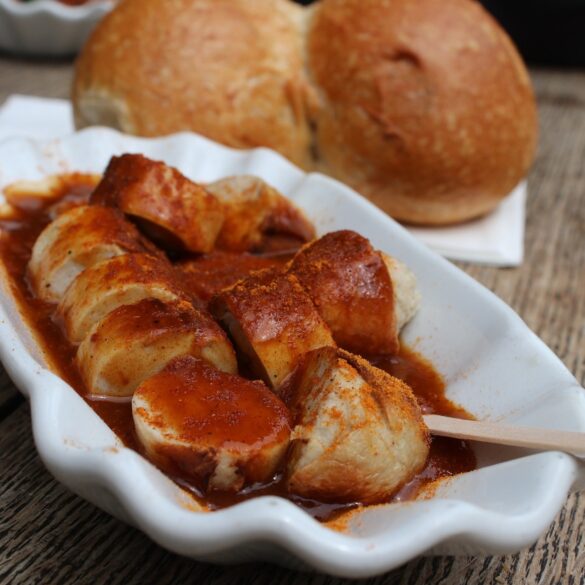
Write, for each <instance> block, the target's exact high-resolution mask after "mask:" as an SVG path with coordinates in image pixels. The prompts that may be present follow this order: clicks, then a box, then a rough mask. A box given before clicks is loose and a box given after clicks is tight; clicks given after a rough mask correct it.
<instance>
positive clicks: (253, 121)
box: [73, 0, 537, 225]
mask: <svg viewBox="0 0 585 585" xmlns="http://www.w3.org/2000/svg"><path fill="white" fill-rule="evenodd" d="M226 47H227V49H226ZM305 61H306V62H305ZM193 63H196V64H197V66H196V67H194V66H193ZM73 103H74V107H75V113H76V120H77V125H78V127H81V126H85V125H88V124H91V123H98V122H100V123H105V124H109V125H114V126H116V127H119V128H121V129H122V130H124V131H126V132H130V133H135V134H141V135H148V136H152V135H160V134H167V133H170V132H175V131H179V130H187V129H189V130H193V131H196V132H199V133H201V134H204V135H206V136H208V137H210V138H213V139H215V140H217V141H219V142H221V143H224V144H227V145H229V146H234V147H238V148H247V147H254V146H268V147H270V148H273V149H275V150H277V151H279V152H281V153H282V154H284V155H285V156H287V157H288V158H289V159H291V160H292V161H293V162H296V163H298V164H300V165H301V166H303V167H304V168H307V169H309V168H318V169H320V170H322V171H323V172H326V173H328V174H330V175H332V176H334V177H337V178H339V179H341V180H342V181H344V182H346V183H348V184H349V185H351V186H352V187H354V188H355V189H356V190H358V191H359V192H361V193H362V194H363V195H365V196H366V197H368V198H369V199H371V200H372V201H373V202H374V203H375V204H376V205H378V206H380V207H381V208H382V209H383V210H384V211H386V212H387V213H389V214H390V215H392V216H393V217H395V218H397V219H400V220H403V221H406V222H411V223H419V224H428V225H443V224H449V223H455V222H460V221H464V220H468V219H471V218H474V217H478V216H481V215H483V214H485V213H487V212H489V211H490V210H492V209H493V208H494V207H495V206H497V205H498V203H499V202H500V201H501V200H502V198H503V197H504V196H505V195H506V194H508V193H509V192H510V191H511V190H512V188H513V187H514V186H515V185H516V184H517V183H518V182H519V181H520V179H521V178H522V177H523V176H524V175H525V174H526V171H527V170H528V168H529V167H530V164H531V163H532V160H533V158H534V154H535V148H536V141H537V116H536V107H535V102H534V96H533V92H532V88H531V84H530V80H529V77H528V75H527V72H526V69H525V67H524V65H523V63H522V61H521V59H520V57H519V55H518V53H517V51H516V49H515V48H514V46H513V44H512V43H511V42H510V39H509V38H508V37H507V35H506V34H505V33H504V31H503V30H502V29H501V28H500V27H499V26H498V25H497V23H496V22H495V21H494V20H493V19H492V18H491V17H490V16H489V15H488V14H487V13H486V11H485V10H483V9H482V8H481V6H480V5H479V4H478V3H477V2H472V1H470V0H408V1H407V0H394V1H392V2H385V1H383V0H321V1H320V2H319V3H318V4H316V5H315V6H314V7H313V8H312V9H311V12H305V13H303V12H302V9H301V8H300V7H298V6H294V5H293V4H292V3H291V2H289V1H288V0H255V1H254V2H250V1H248V0H197V1H190V0H177V2H172V3H171V2H167V1H166V0H126V1H125V2H122V3H120V4H119V6H118V7H117V8H116V9H115V10H114V11H113V12H112V13H111V14H110V15H109V16H108V17H106V18H105V19H104V20H103V22H102V23H101V25H100V26H99V27H98V28H97V30H96V31H95V33H94V35H93V36H92V38H91V40H90V41H89V42H88V43H87V44H86V46H85V48H84V50H83V52H82V54H81V56H80V58H79V60H78V63H77V67H76V76H75V82H74V89H73Z"/></svg>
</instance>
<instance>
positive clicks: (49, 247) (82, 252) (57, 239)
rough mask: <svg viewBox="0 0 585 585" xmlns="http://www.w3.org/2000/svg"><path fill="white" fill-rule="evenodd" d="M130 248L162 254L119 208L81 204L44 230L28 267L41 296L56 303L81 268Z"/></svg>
mask: <svg viewBox="0 0 585 585" xmlns="http://www.w3.org/2000/svg"><path fill="white" fill-rule="evenodd" d="M128 252H145V253H149V254H152V255H154V256H161V255H162V254H161V252H160V251H158V250H157V249H156V248H155V247H154V246H153V245H152V244H151V243H150V242H149V241H148V240H146V239H145V238H143V237H142V236H141V235H140V233H139V232H138V230H137V229H136V227H135V226H134V225H132V224H131V223H129V222H128V221H126V220H125V219H124V217H123V215H122V214H121V213H120V212H118V211H116V210H114V209H108V208H105V207H99V206H88V205H82V206H79V207H74V208H73V209H70V210H68V211H66V212H64V213H62V214H61V215H59V216H58V217H57V219H55V220H54V221H52V222H51V223H50V224H49V225H48V226H47V227H46V228H45V229H44V230H43V231H42V232H41V234H40V235H39V237H38V238H37V240H36V242H35V245H34V246H33V249H32V254H31V258H30V262H29V265H28V269H29V273H30V275H31V280H32V283H33V287H34V289H35V291H36V293H37V295H38V296H39V298H41V299H42V300H44V301H47V302H52V303H56V302H58V301H59V300H60V299H61V297H62V296H63V294H64V293H65V291H66V290H67V288H68V287H69V285H70V284H71V282H73V279H74V278H75V277H76V276H77V275H78V274H79V273H80V272H82V271H83V270H85V269H86V268H88V267H91V266H93V265H94V264H97V263H98V262H101V261H102V260H106V259H108V258H113V257H115V256H119V255H121V254H126V253H128Z"/></svg>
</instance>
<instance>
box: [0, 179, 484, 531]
mask: <svg viewBox="0 0 585 585" xmlns="http://www.w3.org/2000/svg"><path fill="white" fill-rule="evenodd" d="M95 184H96V177H95V176H94V175H83V174H77V173H75V174H71V175H64V176H63V177H61V180H60V184H59V187H58V188H57V189H55V192H54V197H51V198H43V199H42V201H41V200H40V199H39V198H35V197H33V196H31V197H30V198H22V197H19V198H18V201H16V200H13V201H11V202H12V203H13V204H17V207H18V210H17V213H16V214H15V215H14V217H11V218H9V219H0V258H1V259H2V263H3V264H4V266H5V267H6V270H7V272H8V275H9V277H10V279H11V287H12V290H13V293H14V296H15V298H16V299H17V301H18V303H19V305H20V307H21V312H22V315H23V317H24V318H25V319H26V321H27V323H28V324H29V326H30V327H31V329H32V331H34V332H35V333H36V335H37V339H38V341H39V344H40V345H41V347H42V348H43V349H44V352H45V356H46V359H47V362H48V363H49V364H50V366H51V368H52V369H53V370H54V371H56V372H57V373H58V374H59V375H60V376H61V377H62V378H63V379H64V380H66V381H67V382H68V383H69V384H70V385H71V386H72V387H73V388H74V389H75V390H76V391H77V392H78V393H79V394H80V395H81V396H82V397H83V398H84V399H85V400H86V402H87V403H88V404H89V406H90V407H91V408H92V409H93V410H94V411H95V412H96V414H98V416H100V418H102V419H103V420H104V422H106V424H107V425H108V426H109V427H110V428H111V429H112V430H113V432H114V433H115V434H116V435H117V436H118V437H119V438H120V440H121V441H122V442H123V443H124V444H125V445H126V446H127V447H129V448H131V449H135V450H136V451H138V452H142V451H143V450H142V448H141V446H140V444H139V443H138V440H137V438H136V435H135V431H134V423H133V421H132V412H131V404H130V402H129V401H128V402H126V403H124V402H108V401H102V400H99V401H96V400H90V399H89V398H88V397H87V395H88V392H87V389H86V388H85V387H84V384H83V382H82V380H81V378H80V375H79V372H78V370H77V367H76V365H75V362H74V358H75V351H76V348H75V347H74V346H73V345H72V344H70V343H69V341H68V340H67V339H66V337H65V335H64V333H63V331H62V330H61V328H60V327H59V326H58V325H57V324H56V323H55V322H54V321H53V318H52V314H53V312H54V306H53V305H51V304H49V303H45V302H43V301H40V300H39V299H37V298H36V297H35V296H34V294H33V293H32V289H31V287H30V285H29V282H28V277H27V270H26V267H27V264H28V261H29V258H30V254H31V250H32V247H33V245H34V242H35V241H36V238H37V236H38V235H39V233H40V232H41V231H42V230H43V229H44V227H45V226H46V225H47V224H48V223H50V222H51V221H52V220H53V219H54V217H55V216H56V215H57V214H58V212H59V211H61V210H63V209H65V208H67V207H69V206H72V205H79V204H82V203H86V202H87V200H88V199H89V195H90V193H91V192H92V190H93V188H94V187H95ZM289 245H290V242H286V245H280V243H279V242H278V243H277V245H276V246H274V247H276V248H277V249H278V248H280V249H282V248H285V249H286V250H287V252H290V246H289ZM270 248H271V246H270V242H268V243H267V249H270ZM214 254H215V253H212V254H211V255H209V256H208V257H207V258H205V259H204V260H203V262H202V265H201V269H200V270H198V274H197V276H198V277H199V276H201V277H203V276H205V278H206V279H207V283H206V284H205V285H203V286H201V285H200V284H199V285H198V291H197V292H200V291H199V289H200V288H201V289H202V290H205V293H206V294H207V295H209V294H210V291H214V290H219V289H221V288H222V286H225V282H226V280H231V277H230V276H229V274H230V266H233V269H234V273H237V274H238V275H239V277H240V276H242V275H244V274H245V273H246V272H247V270H248V269H255V268H256V267H265V266H267V265H270V263H271V262H272V265H279V264H282V262H283V261H284V259H288V258H290V255H289V254H286V255H282V257H281V256H279V254H275V255H274V256H273V255H271V254H267V255H265V256H256V257H254V256H251V255H249V254H246V255H242V257H237V255H226V254H215V256H214ZM214 257H215V258H217V261H218V262H217V264H218V271H217V273H216V275H215V276H214V272H213V262H214ZM184 262H189V260H185V261H184ZM177 272H178V273H179V274H181V272H183V271H182V270H178V271H177ZM214 278H215V279H216V280H215V281H214ZM198 280H199V279H198ZM185 283H186V285H188V283H189V278H188V277H187V278H186V279H185ZM204 296H206V295H205V294H204ZM206 300H207V299H206ZM370 361H371V362H372V363H373V364H374V365H376V366H377V367H379V368H382V369H384V370H386V371H387V372H389V373H390V374H392V375H394V376H396V377H398V378H401V379H402V380H404V381H405V382H406V383H408V384H409V385H410V387H411V388H412V390H413V392H414V394H415V395H416V396H417V399H418V401H419V404H420V406H421V408H422V411H423V412H424V413H437V414H443V415H447V416H456V417H460V418H472V417H471V416H470V415H469V414H468V413H467V412H466V411H464V410H463V409H462V408H460V407H458V406H457V405H455V404H454V403H452V402H451V401H450V400H448V399H447V398H446V396H445V383H444V382H443V380H442V378H441V376H440V375H439V374H438V373H437V372H436V370H435V369H434V368H433V366H432V365H431V364H430V363H429V362H428V361H427V360H425V359H424V358H422V357H421V356H419V355H418V354H417V353H416V352H414V351H412V350H410V349H408V348H405V347H402V348H401V349H400V351H399V353H398V354H397V355H394V356H370ZM475 467H476V460H475V456H474V453H473V451H472V450H471V448H470V446H469V445H468V444H467V443H466V442H465V441H459V440H455V439H447V438H443V437H433V438H432V443H431V449H430V455H429V458H428V460H427V464H426V466H425V468H424V469H423V470H422V472H420V473H419V474H418V475H417V476H416V477H415V478H414V479H413V480H412V481H410V482H409V483H408V484H406V485H405V486H403V487H402V489H401V490H400V491H399V492H398V493H396V494H394V495H393V496H392V498H390V499H389V501H397V500H404V499H412V498H414V497H415V496H416V494H417V492H418V491H419V490H420V489H421V488H422V487H424V486H425V485H428V484H429V483H431V482H434V481H436V480H438V479H440V478H444V477H449V476H452V475H455V474H457V473H462V472H465V471H471V470H473V469H475ZM173 479H174V480H175V481H176V482H177V483H178V484H179V485H181V487H183V488H184V489H186V490H188V491H189V492H190V493H192V495H193V496H195V497H196V498H197V499H198V500H199V501H201V502H203V503H205V504H207V505H208V507H209V508H210V509H217V508H223V507H226V506H230V505H233V504H235V503H238V502H241V501H243V500H246V499H249V498H251V497H256V496H259V495H278V496H281V497H284V498H287V499H289V500H291V501H293V502H295V503H296V504H297V505H299V506H300V507H302V508H303V509H305V510H306V511H307V512H308V513H310V514H311V515H313V516H314V517H315V518H317V519H319V520H330V519H332V518H334V517H335V516H336V515H338V514H339V513H341V512H344V511H347V510H351V509H352V508H355V507H357V506H359V504H357V503H356V504H341V505H340V504H329V503H322V502H316V501H312V500H307V499H305V498H301V497H298V496H295V495H293V494H289V493H287V492H286V490H285V487H284V482H283V481H281V479H282V476H281V475H278V476H277V477H275V478H274V481H273V482H271V483H270V484H263V485H253V486H249V487H247V488H245V489H244V490H242V491H241V492H239V493H237V494H226V493H217V492H216V493H212V494H207V495H205V496H203V494H202V493H201V492H200V491H199V489H198V488H197V486H195V485H194V484H193V483H190V482H189V481H188V480H187V479H185V478H182V477H173Z"/></svg>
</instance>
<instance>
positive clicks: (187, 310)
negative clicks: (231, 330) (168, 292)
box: [76, 299, 237, 396]
mask: <svg viewBox="0 0 585 585" xmlns="http://www.w3.org/2000/svg"><path fill="white" fill-rule="evenodd" d="M184 355H191V356H195V357H197V358H201V359H203V360H206V361H207V362H209V363H211V364H213V365H214V366H215V367H216V368H218V369H220V370H222V371H225V372H229V373H235V372H237V364H236V355H235V352H234V349H233V347H232V346H231V344H230V342H229V341H228V339H227V337H226V335H225V333H224V332H223V331H222V330H221V328H220V327H219V326H218V325H217V323H215V321H213V319H211V317H209V316H208V315H205V314H204V313H201V312H200V311H198V310H197V309H195V308H193V306H192V305H191V304H190V303H188V302H186V301H175V302H163V301H160V300H158V299H144V300H141V301H139V302H138V303H135V304H132V305H123V306H121V307H118V308H117V309H116V310H114V311H113V312H111V313H109V315H108V316H107V317H106V318H105V319H103V320H102V321H100V322H99V323H98V324H97V325H96V326H95V327H94V328H93V329H92V331H91V332H90V334H89V335H88V336H87V337H86V338H85V340H84V341H83V342H82V343H81V345H80V346H79V349H78V352H77V356H76V360H77V364H78V366H79V370H80V372H81V375H82V378H83V380H84V382H85V385H86V387H87V388H88V391H89V392H91V393H92V394H98V395H103V396H131V395H132V393H133V392H134V390H135V389H136V387H137V386H138V385H139V384H141V383H142V382H143V381H144V380H145V379H146V378H148V377H149V376H152V375H153V374H156V373H157V372H159V371H160V370H161V369H163V368H164V367H165V366H166V365H167V364H168V363H169V362H170V361H171V360H173V359H174V358H176V357H180V356H184Z"/></svg>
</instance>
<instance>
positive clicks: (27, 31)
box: [0, 0, 114, 56]
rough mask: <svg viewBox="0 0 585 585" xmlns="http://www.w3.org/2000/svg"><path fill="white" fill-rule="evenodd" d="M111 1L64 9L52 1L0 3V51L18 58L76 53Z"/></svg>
mask: <svg viewBox="0 0 585 585" xmlns="http://www.w3.org/2000/svg"><path fill="white" fill-rule="evenodd" d="M113 5H114V0H93V2H90V3H88V4H82V5H81V6H68V5H66V4H61V3H59V2H57V1H56V0H34V1H33V2H19V1H18V0H0V49H2V50H4V51H9V52H11V53H17V54H21V55H36V56H63V55H72V54H74V53H77V51H79V49H80V48H81V47H82V46H83V44H84V43H85V40H86V39H87V37H88V36H89V33H90V32H91V31H92V30H93V28H94V26H95V25H96V24H97V22H98V21H99V20H100V19H101V18H102V17H103V16H104V14H106V13H107V12H109V11H110V10H111V9H112V7H113Z"/></svg>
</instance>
